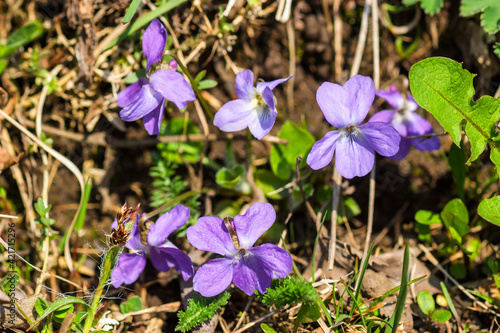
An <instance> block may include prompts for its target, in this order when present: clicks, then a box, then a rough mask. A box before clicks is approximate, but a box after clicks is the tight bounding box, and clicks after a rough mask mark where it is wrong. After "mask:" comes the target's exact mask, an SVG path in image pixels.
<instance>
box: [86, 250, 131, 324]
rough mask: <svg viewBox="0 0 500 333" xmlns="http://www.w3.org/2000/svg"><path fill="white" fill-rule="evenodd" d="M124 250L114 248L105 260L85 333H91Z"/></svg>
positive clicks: (87, 318) (88, 314)
mask: <svg viewBox="0 0 500 333" xmlns="http://www.w3.org/2000/svg"><path fill="white" fill-rule="evenodd" d="M121 250H122V247H121V246H117V245H116V246H112V247H111V248H110V249H109V251H108V253H107V254H106V258H105V259H104V263H103V265H102V270H101V276H100V278H99V284H98V285H97V289H96V291H95V294H94V298H93V299H92V304H91V305H90V309H89V311H88V313H87V317H86V318H85V323H84V325H83V333H89V332H90V329H91V327H92V324H93V323H94V319H95V314H96V313H97V307H98V306H99V302H100V301H101V295H102V292H103V291H104V287H105V286H106V285H107V283H108V280H109V276H110V275H111V271H112V270H113V268H114V266H115V263H116V260H117V259H118V256H119V255H120V252H121Z"/></svg>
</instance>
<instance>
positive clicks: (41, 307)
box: [35, 297, 49, 315]
mask: <svg viewBox="0 0 500 333" xmlns="http://www.w3.org/2000/svg"><path fill="white" fill-rule="evenodd" d="M48 306H49V304H48V303H47V302H46V301H45V300H44V299H43V298H40V297H38V298H37V299H36V301H35V310H36V312H37V313H38V315H41V314H42V313H43V312H44V311H45V309H46V308H47V307H48Z"/></svg>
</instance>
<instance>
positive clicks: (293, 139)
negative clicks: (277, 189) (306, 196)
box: [269, 120, 316, 179]
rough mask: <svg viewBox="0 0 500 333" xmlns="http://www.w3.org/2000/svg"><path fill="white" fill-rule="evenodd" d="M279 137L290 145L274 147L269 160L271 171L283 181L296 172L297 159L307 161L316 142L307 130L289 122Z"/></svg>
mask: <svg viewBox="0 0 500 333" xmlns="http://www.w3.org/2000/svg"><path fill="white" fill-rule="evenodd" d="M278 137H279V138H282V139H285V140H288V145H281V144H274V145H273V147H272V148H271V155H270V158H269V162H270V163H271V170H272V171H273V173H274V174H275V175H276V176H278V177H280V178H281V179H289V178H290V177H291V175H292V173H293V172H294V171H295V166H296V163H297V157H298V156H301V157H303V161H305V158H304V157H305V156H306V155H307V154H308V153H309V151H310V150H311V147H312V146H313V145H314V143H315V142H316V140H315V139H314V137H313V136H312V135H311V133H309V131H307V130H306V129H305V128H302V127H300V126H297V125H295V124H294V123H292V122H291V121H289V120H287V121H286V122H285V123H284V124H283V127H282V128H281V130H280V132H279V133H278ZM302 163H304V162H302Z"/></svg>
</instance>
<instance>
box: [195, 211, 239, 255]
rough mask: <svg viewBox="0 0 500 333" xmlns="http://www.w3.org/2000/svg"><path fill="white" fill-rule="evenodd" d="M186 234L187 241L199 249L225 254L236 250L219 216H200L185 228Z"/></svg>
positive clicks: (231, 253)
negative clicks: (195, 221) (194, 222)
mask: <svg viewBox="0 0 500 333" xmlns="http://www.w3.org/2000/svg"><path fill="white" fill-rule="evenodd" d="M186 235H187V239H188V241H189V243H191V244H192V245H193V246H195V247H196V248H197V249H198V250H201V251H209V252H214V253H218V254H220V255H227V256H233V255H234V254H236V253H237V252H238V250H236V248H235V247H234V244H233V241H232V239H231V235H230V234H229V231H227V228H226V226H225V225H224V221H223V220H222V219H221V218H220V217H216V216H203V217H200V218H199V219H198V222H197V223H196V224H195V225H193V226H191V227H189V228H187V230H186Z"/></svg>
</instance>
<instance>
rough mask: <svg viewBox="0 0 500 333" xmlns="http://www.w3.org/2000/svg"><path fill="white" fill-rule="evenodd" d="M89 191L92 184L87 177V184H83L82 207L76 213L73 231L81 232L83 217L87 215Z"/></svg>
mask: <svg viewBox="0 0 500 333" xmlns="http://www.w3.org/2000/svg"><path fill="white" fill-rule="evenodd" d="M91 191H92V182H91V180H90V177H89V178H87V182H86V183H85V187H84V190H83V201H82V207H81V208H80V211H79V212H78V217H77V218H76V222H75V230H76V231H79V230H82V228H83V224H84V223H85V216H86V215H87V204H88V202H89V198H90V192H91Z"/></svg>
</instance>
